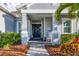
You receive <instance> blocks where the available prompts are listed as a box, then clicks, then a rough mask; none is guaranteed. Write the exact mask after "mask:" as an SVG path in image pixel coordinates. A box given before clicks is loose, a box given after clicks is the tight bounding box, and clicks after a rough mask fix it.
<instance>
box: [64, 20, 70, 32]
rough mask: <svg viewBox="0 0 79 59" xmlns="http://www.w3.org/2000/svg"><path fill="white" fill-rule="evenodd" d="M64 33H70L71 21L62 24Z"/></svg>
mask: <svg viewBox="0 0 79 59" xmlns="http://www.w3.org/2000/svg"><path fill="white" fill-rule="evenodd" d="M64 33H71V21H70V20H68V21H65V22H64Z"/></svg>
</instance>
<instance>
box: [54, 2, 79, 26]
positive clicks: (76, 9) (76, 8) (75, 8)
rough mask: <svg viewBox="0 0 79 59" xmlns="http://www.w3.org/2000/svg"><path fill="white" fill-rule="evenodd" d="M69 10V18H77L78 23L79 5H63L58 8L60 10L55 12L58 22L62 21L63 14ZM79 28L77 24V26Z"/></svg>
mask: <svg viewBox="0 0 79 59" xmlns="http://www.w3.org/2000/svg"><path fill="white" fill-rule="evenodd" d="M66 8H68V13H67V17H69V18H76V19H77V21H78V17H79V3H61V4H60V5H59V7H58V9H57V10H56V12H55V17H56V20H57V21H62V20H61V18H62V16H61V14H62V13H61V12H62V11H63V10H64V9H66ZM76 26H77V24H76Z"/></svg>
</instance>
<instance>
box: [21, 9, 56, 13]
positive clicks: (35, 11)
mask: <svg viewBox="0 0 79 59" xmlns="http://www.w3.org/2000/svg"><path fill="white" fill-rule="evenodd" d="M21 13H55V10H49V9H48V10H45V9H44V10H40V9H39V10H37V9H36V10H21Z"/></svg>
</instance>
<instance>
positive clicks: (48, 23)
mask: <svg viewBox="0 0 79 59" xmlns="http://www.w3.org/2000/svg"><path fill="white" fill-rule="evenodd" d="M39 11H40V12H39ZM39 11H38V10H31V11H30V10H26V11H25V10H24V11H23V10H22V11H21V12H22V27H21V41H22V44H27V43H28V41H29V40H30V39H31V40H37V41H40V39H41V40H42V41H47V37H48V33H49V32H53V31H54V30H55V31H56V32H58V28H56V27H57V26H58V24H57V22H56V21H55V17H54V13H53V14H52V11H50V10H45V11H44V12H42V10H39ZM25 25H26V26H25ZM55 28H56V29H55ZM57 39H59V37H58V38H57Z"/></svg>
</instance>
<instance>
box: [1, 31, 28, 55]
mask: <svg viewBox="0 0 79 59" xmlns="http://www.w3.org/2000/svg"><path fill="white" fill-rule="evenodd" d="M20 38H21V37H20V33H15V32H5V33H0V56H25V55H26V53H27V51H28V48H29V46H28V45H22V44H21V43H20Z"/></svg>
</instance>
